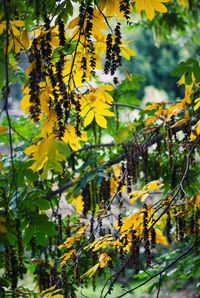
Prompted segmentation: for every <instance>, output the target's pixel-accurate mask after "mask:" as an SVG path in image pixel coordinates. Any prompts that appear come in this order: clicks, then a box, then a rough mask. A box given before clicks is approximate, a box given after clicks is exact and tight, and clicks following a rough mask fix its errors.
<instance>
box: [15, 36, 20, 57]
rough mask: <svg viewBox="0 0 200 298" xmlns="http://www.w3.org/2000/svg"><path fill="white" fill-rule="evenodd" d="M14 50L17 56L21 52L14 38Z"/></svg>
mask: <svg viewBox="0 0 200 298" xmlns="http://www.w3.org/2000/svg"><path fill="white" fill-rule="evenodd" d="M14 48H15V53H16V54H18V53H19V52H20V50H21V44H20V43H19V41H18V39H17V38H14Z"/></svg>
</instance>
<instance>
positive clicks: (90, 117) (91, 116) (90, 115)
mask: <svg viewBox="0 0 200 298" xmlns="http://www.w3.org/2000/svg"><path fill="white" fill-rule="evenodd" d="M93 119H94V111H93V110H90V111H89V113H88V114H87V116H86V117H85V121H84V124H83V125H84V126H85V127H86V126H88V125H89V124H90V123H91V122H92V121H93Z"/></svg>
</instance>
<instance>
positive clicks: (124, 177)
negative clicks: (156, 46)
mask: <svg viewBox="0 0 200 298" xmlns="http://www.w3.org/2000/svg"><path fill="white" fill-rule="evenodd" d="M77 9H79V12H77ZM0 12H1V14H0V43H1V46H2V50H1V54H2V55H1V58H0V64H1V65H2V66H3V69H4V70H3V71H2V72H1V82H2V85H1V86H0V87H1V88H2V102H3V107H2V110H1V114H2V115H3V114H5V115H4V116H5V117H4V119H3V120H2V123H1V126H0V135H1V142H2V143H3V144H4V145H5V146H7V147H6V148H7V149H8V148H9V154H3V152H2V153H1V154H0V159H1V161H0V194H1V201H0V240H1V243H0V250H1V255H0V266H1V267H0V268H1V269H0V270H1V272H2V273H3V274H2V277H0V294H1V296H2V297H9V295H10V297H27V295H28V297H41V296H42V297H55V298H56V297H57V298H59V297H76V296H77V297H79V295H82V293H83V295H84V288H85V287H87V284H88V280H89V278H90V277H91V279H92V285H93V288H94V289H95V285H96V279H97V278H100V279H101V280H102V279H103V280H104V283H105V284H104V286H103V287H102V290H101V293H100V295H99V296H100V297H106V296H107V295H112V291H113V287H114V286H115V284H116V282H120V283H121V289H122V291H121V293H119V296H118V297H122V296H125V295H126V294H128V293H132V292H134V291H135V290H136V289H138V288H140V287H141V286H143V285H145V284H147V283H148V282H150V281H153V284H152V285H151V288H150V290H152V289H153V288H154V287H156V288H157V289H158V290H157V291H158V292H157V297H158V296H159V293H160V288H161V286H163V285H164V284H166V283H167V282H168V280H170V281H171V282H172V288H175V287H176V286H177V285H178V284H184V283H185V281H186V280H187V277H188V276H189V277H190V278H193V282H194V283H196V284H197V287H196V292H197V293H199V284H198V283H197V282H198V277H199V273H200V272H199V269H198V268H199V262H200V259H199V241H200V238H199V230H200V227H199V226H200V211H199V203H200V192H199V170H200V169H199V161H198V154H199V135H200V120H199V115H198V114H199V107H200V97H199V81H200V76H199V73H200V66H199V57H198V55H196V49H197V47H198V46H199V40H198V38H197V37H196V38H195V36H196V35H195V34H193V33H194V32H195V26H196V25H197V22H198V17H197V15H198V12H199V3H198V1H197V0H193V1H173V2H172V1H171V2H169V0H158V1H154V0H144V1H142V0H133V1H131V2H130V1H128V0H122V1H117V0H115V1H105V0H98V1H93V0H86V1H79V0H76V1H69V0H64V1H56V0H49V1H46V0H45V1H26V0H19V1H16V0H10V1H7V0H2V6H1V9H0ZM134 18H135V19H136V21H135V22H134ZM125 22H126V26H127V27H128V28H129V29H130V30H132V31H133V32H134V29H135V28H138V27H141V30H143V29H145V28H146V27H148V28H153V30H155V32H156V34H157V35H158V36H159V38H160V39H161V38H163V39H166V38H167V37H168V35H170V34H171V35H173V36H176V39H177V40H179V38H181V37H182V36H183V34H185V32H186V31H188V34H190V33H192V34H193V39H192V40H191V42H192V44H193V47H194V55H192V53H191V58H190V59H187V60H186V61H182V62H181V63H180V64H178V65H174V70H173V71H172V73H171V74H172V75H173V76H178V78H174V80H176V81H178V85H179V86H182V88H183V89H184V95H183V96H182V97H181V98H178V99H174V100H173V101H170V102H167V101H160V102H155V101H154V99H153V98H150V99H149V103H148V104H147V105H146V107H145V108H144V109H142V108H140V107H139V104H140V102H141V100H138V98H137V94H138V93H137V90H139V89H140V83H141V82H142V81H144V80H145V78H144V77H143V76H141V75H139V74H135V73H134V72H133V74H131V73H129V72H130V70H129V67H128V62H129V61H130V59H134V56H135V55H137V53H135V51H134V50H133V49H132V48H131V45H130V42H131V41H125V39H124V37H123V35H122V32H123V30H122V29H123V26H124V24H125ZM161 25H162V26H163V31H162V32H161V31H160V26H161ZM133 36H134V34H133ZM174 39H175V37H174ZM171 42H172V41H171ZM172 48H173V46H172ZM22 53H25V55H27V57H28V61H29V65H28V67H27V69H26V72H25V73H23V70H22V69H21V68H20V55H22ZM131 57H132V58H131ZM125 60H126V62H125ZM151 63H152V65H153V64H154V61H152V62H151ZM125 65H126V67H125ZM158 65H159V64H158ZM122 66H123V68H122ZM122 71H123V73H124V75H125V76H126V79H125V80H123V81H122V82H120V81H121V79H119V77H120V72H122ZM157 71H158V73H159V70H157ZM142 74H143V73H142ZM103 75H107V78H108V79H109V83H108V82H107V83H105V82H104V80H103ZM14 78H17V80H18V81H19V83H21V84H23V86H22V92H23V99H22V101H21V104H20V107H21V109H22V110H24V111H25V114H26V115H27V116H26V117H20V118H18V119H14V118H12V117H11V116H10V111H9V108H8V99H9V94H10V83H11V82H13V81H14ZM108 79H107V80H108ZM161 85H162V84H161ZM125 108H126V109H131V110H139V113H138V116H137V118H134V117H135V116H132V119H131V121H129V120H128V119H125V121H122V120H121V116H122V109H125ZM108 135H110V136H112V138H113V141H112V142H110V143H105V142H103V140H105V139H106V138H107V137H108ZM26 275H29V276H31V278H32V281H33V283H35V284H36V286H35V288H34V289H31V287H30V288H26V287H25V285H24V283H23V278H25V276H26ZM158 277H159V279H158ZM140 280H141V282H140ZM173 280H174V281H176V282H175V283H173ZM132 281H134V282H136V283H137V286H135V287H134V288H132V289H130V288H129V289H128V286H129V284H131V282H132ZM20 284H22V285H20ZM197 295H198V294H197Z"/></svg>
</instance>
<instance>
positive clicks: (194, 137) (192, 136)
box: [190, 132, 196, 141]
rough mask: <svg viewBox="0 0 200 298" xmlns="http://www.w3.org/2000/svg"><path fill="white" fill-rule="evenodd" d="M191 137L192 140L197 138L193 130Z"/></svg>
mask: <svg viewBox="0 0 200 298" xmlns="http://www.w3.org/2000/svg"><path fill="white" fill-rule="evenodd" d="M190 139H191V140H192V141H194V140H195V139H196V136H195V134H194V133H193V132H191V134H190Z"/></svg>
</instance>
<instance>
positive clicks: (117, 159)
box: [44, 118, 198, 199]
mask: <svg viewBox="0 0 200 298" xmlns="http://www.w3.org/2000/svg"><path fill="white" fill-rule="evenodd" d="M197 122H198V119H196V118H195V119H192V120H191V125H192V126H193V125H195V124H196V123H197ZM182 129H183V125H181V126H177V127H175V128H173V129H172V133H176V132H179V131H181V130H182ZM165 137H166V133H165V132H164V133H161V134H159V135H157V136H155V137H154V138H152V139H150V140H147V141H146V140H145V141H144V143H143V144H142V146H143V145H144V147H151V146H152V145H154V144H155V143H156V142H158V141H161V140H163V139H164V138H165ZM115 145H117V146H121V145H124V143H118V144H117V143H108V144H99V145H90V146H85V147H83V148H81V149H79V150H77V151H72V153H71V154H73V155H74V154H76V152H82V151H84V150H87V149H93V148H100V147H111V146H115ZM126 145H128V146H131V145H132V144H126ZM124 158H125V154H121V155H119V156H116V157H114V158H113V159H111V160H109V161H107V162H106V163H105V164H104V165H102V166H101V167H104V168H107V167H111V166H112V165H114V164H116V163H119V162H121V161H122V160H124ZM78 183H79V180H77V181H74V182H70V183H67V184H64V185H62V186H61V187H60V188H58V189H57V190H54V191H52V192H50V193H49V194H48V195H46V196H45V197H44V199H50V198H52V197H53V196H54V195H56V194H59V193H61V192H63V191H64V190H66V189H67V188H69V187H71V186H74V185H76V184H78Z"/></svg>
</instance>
